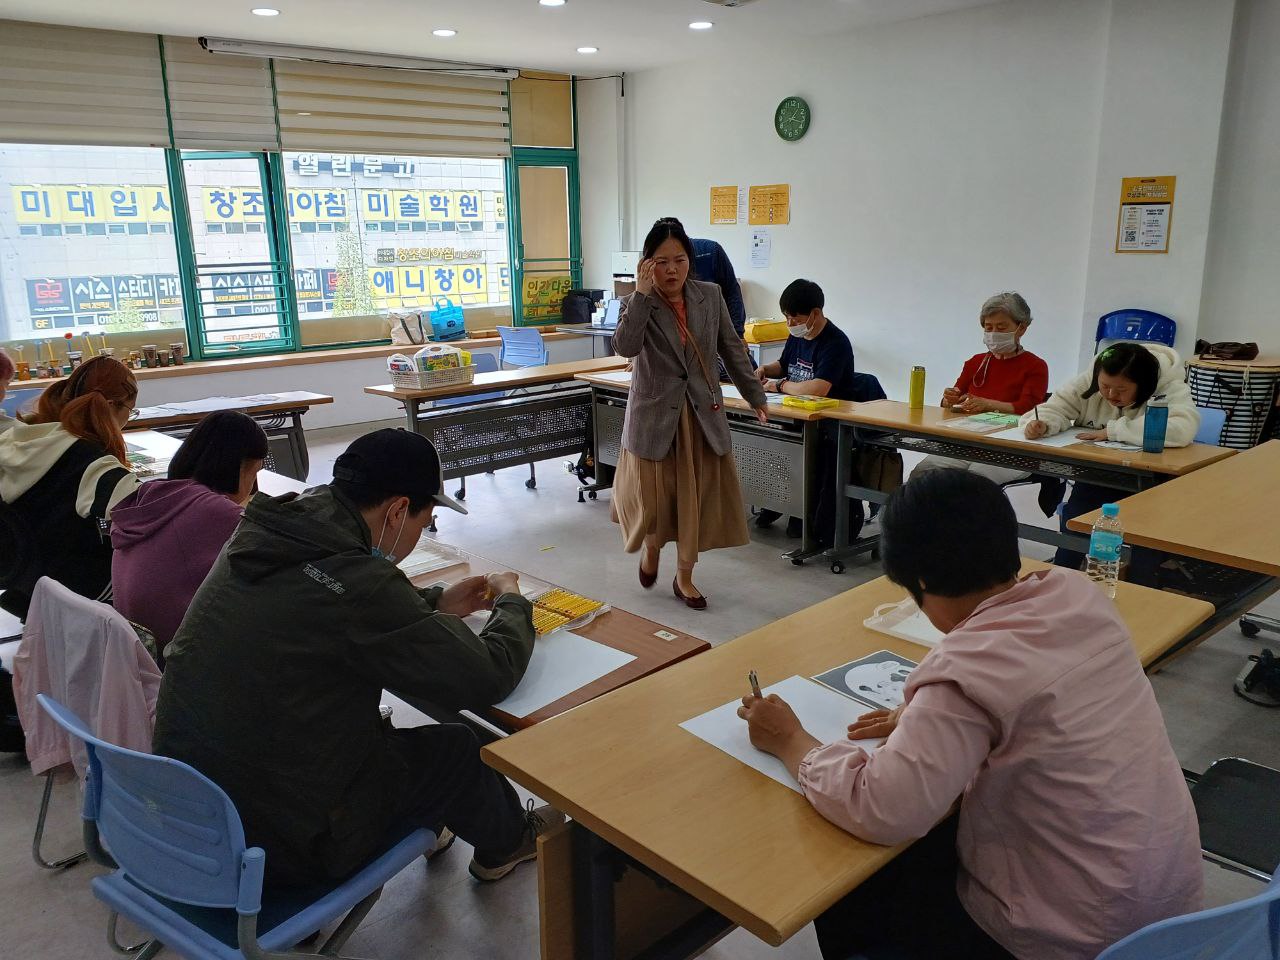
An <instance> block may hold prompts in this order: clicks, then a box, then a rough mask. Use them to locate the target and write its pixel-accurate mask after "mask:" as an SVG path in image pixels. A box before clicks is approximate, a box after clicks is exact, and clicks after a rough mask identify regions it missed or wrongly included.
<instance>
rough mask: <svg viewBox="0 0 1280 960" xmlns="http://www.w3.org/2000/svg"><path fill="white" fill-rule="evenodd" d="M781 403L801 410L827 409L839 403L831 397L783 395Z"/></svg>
mask: <svg viewBox="0 0 1280 960" xmlns="http://www.w3.org/2000/svg"><path fill="white" fill-rule="evenodd" d="M782 405H783V406H784V407H798V408H799V409H801V410H809V411H813V410H827V409H829V408H831V407H836V406H839V405H840V401H839V400H833V399H831V397H783V398H782Z"/></svg>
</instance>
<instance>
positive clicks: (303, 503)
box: [153, 430, 563, 885]
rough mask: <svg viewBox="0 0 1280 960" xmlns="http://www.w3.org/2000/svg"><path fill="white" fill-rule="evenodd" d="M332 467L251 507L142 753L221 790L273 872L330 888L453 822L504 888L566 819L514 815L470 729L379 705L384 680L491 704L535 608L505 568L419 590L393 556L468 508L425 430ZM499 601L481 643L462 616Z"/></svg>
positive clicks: (177, 642)
mask: <svg viewBox="0 0 1280 960" xmlns="http://www.w3.org/2000/svg"><path fill="white" fill-rule="evenodd" d="M333 475H334V481H333V483H331V484H329V485H328V486H321V487H317V488H315V489H313V490H308V491H307V492H306V493H304V494H302V495H301V496H295V495H292V494H290V495H286V496H283V497H276V498H270V497H265V496H261V495H259V496H257V497H255V498H254V499H253V500H252V501H251V502H250V503H249V505H248V508H247V509H246V510H245V515H244V519H243V520H242V521H241V523H240V526H239V527H238V528H237V530H236V532H235V534H234V536H233V537H232V538H231V541H230V542H229V543H228V544H227V546H226V548H225V549H224V550H223V551H222V554H221V555H220V556H219V557H218V559H217V561H216V562H215V563H214V565H213V569H212V570H211V571H210V572H209V576H208V578H207V579H206V580H205V582H204V584H203V585H202V586H201V587H200V589H199V591H197V593H196V595H195V597H194V598H193V600H192V602H191V607H190V609H189V610H188V612H187V615H186V618H185V619H184V620H183V621H182V625H181V627H179V629H178V632H177V634H176V636H175V637H174V639H173V642H172V643H171V644H169V646H168V648H167V650H166V669H165V675H164V681H163V683H162V684H161V687H160V699H159V703H158V704H157V710H156V713H157V716H156V730H155V738H154V745H153V749H154V750H155V752H156V753H157V754H161V755H164V756H168V757H174V758H176V759H179V760H183V761H185V762H187V763H189V764H191V765H192V766H193V767H195V768H196V769H197V770H199V771H200V772H201V773H203V774H204V775H205V776H207V777H209V778H210V779H211V780H213V781H214V782H215V783H217V784H218V785H219V786H220V787H222V788H223V789H224V790H226V792H227V793H228V794H229V795H230V796H231V799H232V801H233V802H234V803H235V805H236V808H237V810H239V812H240V816H241V817H242V818H243V820H244V829H245V839H246V840H247V842H248V843H249V844H251V845H255V846H260V847H262V848H263V849H265V850H266V853H267V858H266V871H267V880H268V882H270V883H273V884H277V885H304V884H307V885H309V884H314V883H320V882H324V881H330V880H336V879H341V878H343V877H346V876H347V875H349V874H351V873H352V872H354V871H355V870H357V869H359V868H360V867H362V866H363V865H364V864H365V863H367V862H368V861H369V860H370V859H372V858H373V857H374V856H376V855H378V854H379V853H381V852H382V850H383V849H384V848H385V847H386V846H387V845H388V844H389V843H390V842H393V841H394V840H395V839H398V837H397V835H396V834H397V831H399V832H400V834H403V833H404V832H407V830H408V829H409V828H412V827H417V826H422V827H428V828H430V829H433V830H436V831H437V833H438V834H440V841H439V842H438V843H437V846H436V851H435V852H437V853H438V852H442V851H443V849H444V848H445V847H447V845H448V844H449V842H451V841H452V838H453V836H452V832H456V833H457V835H458V836H460V837H462V838H463V839H464V840H466V841H468V842H470V843H471V844H472V845H473V846H474V847H475V856H474V858H473V859H472V861H471V873H472V875H473V876H474V877H476V879H479V880H497V879H499V878H500V877H503V876H505V875H506V874H507V873H509V872H510V871H511V870H512V869H513V868H514V867H515V866H516V864H518V863H520V862H522V861H525V860H530V859H533V857H534V856H535V853H536V848H535V845H534V841H535V840H536V837H537V834H538V833H539V832H541V831H543V830H545V829H546V827H547V826H549V825H551V824H553V823H557V822H562V821H563V815H561V814H558V813H556V812H555V811H553V810H551V808H549V807H543V808H540V809H539V810H537V811H530V812H528V813H526V812H525V811H524V810H522V809H521V807H520V803H519V800H518V798H517V797H516V793H515V791H514V790H513V789H512V787H511V785H510V784H509V783H508V782H507V781H506V780H505V779H504V778H503V777H501V776H499V775H498V774H497V773H495V772H494V771H492V770H491V769H489V768H488V767H487V766H485V765H484V763H482V762H481V760H480V748H479V743H478V741H477V740H476V737H475V735H474V734H473V733H472V732H471V730H470V729H468V728H467V727H464V726H461V725H457V724H440V725H430V726H422V727H416V728H413V729H407V730H393V729H391V728H389V727H388V726H386V725H385V724H383V723H382V722H381V720H380V717H379V711H378V707H379V703H380V700H381V696H382V691H383V689H384V688H390V689H392V690H394V691H396V692H397V693H401V694H404V695H405V696H408V697H418V698H421V699H423V700H427V701H430V702H432V703H435V704H439V705H440V706H443V707H449V708H454V709H465V708H478V707H486V706H489V705H490V704H493V703H496V702H498V701H499V700H502V699H503V698H505V697H506V696H507V694H509V693H510V692H511V691H512V690H513V689H514V688H515V686H516V684H518V683H519V682H520V678H521V677H522V676H523V675H524V671H525V668H526V667H527V666H528V664H529V657H530V656H531V655H532V653H533V641H534V631H533V619H532V606H531V605H530V603H529V601H528V600H526V599H525V598H524V597H523V596H521V595H520V590H519V585H518V583H517V576H516V575H515V574H514V573H501V574H493V575H491V576H489V577H472V578H469V579H467V580H463V581H461V582H460V583H457V584H455V585H454V586H452V587H449V588H448V589H443V590H442V589H441V588H439V587H432V588H427V589H423V590H419V589H417V588H415V587H414V586H413V585H412V584H410V582H409V580H408V579H407V578H406V577H405V575H404V574H403V573H401V572H400V570H399V568H398V567H397V566H396V561H397V559H398V558H400V557H402V556H404V555H405V554H408V553H409V552H410V551H411V550H412V549H413V546H414V544H416V543H417V542H418V538H419V537H420V536H421V534H422V530H423V528H424V527H425V526H426V525H427V524H428V523H429V522H430V519H431V512H432V509H433V507H434V506H435V505H436V504H440V505H443V506H447V507H450V508H451V509H454V510H457V511H459V512H461V513H466V510H465V508H463V507H462V506H460V505H459V504H457V503H456V502H454V501H453V500H451V499H450V498H449V497H448V496H446V495H445V493H444V480H443V476H442V471H441V466H440V457H439V455H438V454H437V453H436V450H435V447H433V446H432V445H431V442H430V441H429V440H427V439H426V438H425V437H422V436H419V435H418V434H415V433H408V432H406V431H403V430H378V431H376V432H374V433H370V434H367V435H365V436H363V437H360V438H359V439H357V440H356V441H354V442H353V443H352V444H351V446H349V447H348V448H347V450H346V452H345V453H343V454H342V456H340V457H339V458H338V460H337V463H335V464H334V470H333ZM490 608H491V609H492V613H490V615H489V620H488V623H487V624H486V625H485V627H484V629H483V630H482V631H481V632H480V634H479V636H477V635H476V634H475V633H474V632H473V631H472V630H471V628H470V627H469V626H467V624H466V623H464V622H463V621H462V620H461V619H460V618H461V617H464V616H466V615H467V614H470V613H472V612H474V611H476V610H480V609H490ZM446 828H451V830H450V829H446ZM451 831H452V832H451Z"/></svg>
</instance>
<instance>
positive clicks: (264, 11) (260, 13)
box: [249, 7, 280, 17]
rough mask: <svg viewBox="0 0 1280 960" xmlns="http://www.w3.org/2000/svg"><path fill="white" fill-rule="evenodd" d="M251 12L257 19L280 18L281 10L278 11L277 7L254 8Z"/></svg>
mask: <svg viewBox="0 0 1280 960" xmlns="http://www.w3.org/2000/svg"><path fill="white" fill-rule="evenodd" d="M249 12H250V13H252V14H253V15H254V16H255V17H278V16H280V11H279V10H277V9H276V8H275V7H254V8H253V9H252V10H250V11H249Z"/></svg>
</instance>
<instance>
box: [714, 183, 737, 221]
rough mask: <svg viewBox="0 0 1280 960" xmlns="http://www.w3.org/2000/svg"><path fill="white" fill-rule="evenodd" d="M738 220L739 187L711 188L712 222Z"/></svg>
mask: <svg viewBox="0 0 1280 960" xmlns="http://www.w3.org/2000/svg"><path fill="white" fill-rule="evenodd" d="M737 222H738V188H737V187H736V186H726V187H712V188H711V224H712V226H718V225H721V224H729V223H737Z"/></svg>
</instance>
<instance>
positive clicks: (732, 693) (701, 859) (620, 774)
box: [482, 561, 1213, 946]
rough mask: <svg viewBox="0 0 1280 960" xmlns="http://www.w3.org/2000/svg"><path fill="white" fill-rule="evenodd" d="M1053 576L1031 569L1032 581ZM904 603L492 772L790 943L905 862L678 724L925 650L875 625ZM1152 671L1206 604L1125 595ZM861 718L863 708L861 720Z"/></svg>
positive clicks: (626, 696) (613, 704) (645, 704)
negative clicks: (870, 624) (795, 681)
mask: <svg viewBox="0 0 1280 960" xmlns="http://www.w3.org/2000/svg"><path fill="white" fill-rule="evenodd" d="M1045 566H1046V565H1045V564H1040V563H1036V562H1033V561H1027V562H1026V563H1025V565H1024V570H1030V569H1041V568H1043V567H1045ZM903 596H904V591H903V590H902V589H901V588H899V587H896V586H894V585H893V584H891V583H890V582H889V581H888V580H887V579H885V578H883V577H882V578H880V579H878V580H873V581H871V582H870V583H866V584H863V585H862V586H860V587H856V588H854V589H853V590H850V591H848V592H846V593H843V594H841V595H839V596H836V597H833V598H832V599H830V600H827V601H824V602H823V603H819V604H817V605H816V606H813V607H809V608H808V609H806V610H802V611H800V612H799V613H795V614H792V615H791V616H789V617H785V618H783V619H782V620H779V621H777V622H775V623H772V624H769V625H768V626H765V627H762V628H760V629H759V630H755V631H753V632H751V633H748V634H746V635H745V636H743V637H739V638H738V639H737V640H733V641H731V642H729V643H726V644H723V645H721V646H719V647H716V648H715V649H713V650H711V651H710V652H709V653H705V654H702V655H701V656H697V657H694V658H692V659H691V660H689V661H688V662H687V663H682V664H678V665H677V666H674V667H672V668H671V669H669V670H664V671H663V672H662V674H661V675H660V676H657V677H650V678H648V679H646V680H640V681H638V682H636V683H633V684H630V685H629V686H626V687H624V688H622V689H620V690H617V691H615V692H613V693H611V694H609V695H607V696H604V697H601V698H599V699H597V700H594V701H592V702H591V703H588V704H585V705H584V706H582V707H579V708H578V709H577V710H574V711H573V712H572V713H568V714H565V715H564V716H561V717H556V718H554V719H552V720H549V721H547V722H546V723H542V724H539V725H538V726H537V727H535V728H533V729H531V730H525V731H522V732H521V733H519V734H517V735H515V736H512V737H509V738H507V739H506V740H505V741H503V742H501V743H495V744H491V745H489V746H486V747H484V748H483V751H482V754H483V756H484V758H485V760H486V762H488V763H489V764H490V765H491V766H493V767H494V768H496V769H497V770H499V771H500V772H502V773H504V774H506V775H507V776H508V777H510V778H511V779H513V780H515V781H517V782H518V783H520V784H522V785H523V786H525V787H527V788H528V789H529V790H532V791H533V792H534V793H536V794H537V795H538V796H540V797H542V798H543V799H545V800H547V801H548V802H550V803H553V804H555V806H556V807H557V808H558V809H560V810H563V811H565V812H566V813H568V814H569V815H570V816H572V817H573V818H574V819H575V820H577V821H579V822H581V823H582V824H583V825H584V826H586V827H587V828H588V829H590V830H592V831H594V832H595V833H596V834H598V835H599V836H601V837H603V838H604V839H605V840H607V841H608V842H609V843H611V844H613V845H614V846H616V847H618V848H620V849H621V850H623V851H624V852H625V853H627V854H628V855H630V856H631V857H634V858H635V859H636V860H638V861H640V862H641V863H643V864H645V865H646V866H648V867H650V868H652V869H653V870H655V871H657V872H658V873H660V874H661V875H662V876H664V877H666V878H667V879H668V880H670V881H672V882H674V883H675V884H677V885H678V886H680V887H681V888H682V889H684V890H685V891H686V892H687V893H689V894H691V895H693V896H695V897H697V898H698V899H699V900H701V901H702V902H703V903H705V904H707V905H708V906H711V907H713V908H715V909H716V910H718V911H719V912H720V913H722V914H723V915H724V916H726V917H728V918H730V919H731V920H733V921H735V922H736V923H739V924H741V925H742V926H743V927H746V928H747V929H748V930H749V931H751V933H753V934H755V935H756V936H757V937H759V938H760V939H762V940H765V941H767V942H768V943H771V944H774V945H775V946H776V945H778V944H781V943H782V942H783V941H784V940H786V939H787V938H789V937H790V936H792V935H793V934H795V933H796V932H797V931H798V930H799V929H800V928H801V927H803V926H804V925H805V924H807V923H808V922H810V921H811V920H813V918H814V917H816V916H817V915H818V914H820V913H822V912H823V911H824V910H826V909H827V908H828V907H830V906H831V905H832V904H834V903H835V902H836V901H837V900H839V899H840V898H841V897H843V896H844V895H845V894H847V893H848V892H849V891H850V890H852V889H853V888H854V887H856V886H857V885H858V884H859V883H861V882H862V881H864V880H866V879H867V878H868V877H870V876H871V875H872V874H873V873H875V871H876V870H878V869H880V868H881V867H882V866H884V865H885V864H886V863H888V862H889V861H890V860H891V859H893V857H895V856H896V855H897V854H898V853H899V852H900V851H901V850H902V849H904V848H905V845H903V846H899V847H882V846H878V845H876V844H871V843H866V842H864V841H862V840H859V839H857V838H856V837H853V836H852V835H850V834H847V833H845V832H844V831H843V830H841V829H839V828H838V827H835V826H833V825H832V824H830V823H828V822H827V821H826V820H824V819H822V817H821V816H819V815H818V813H817V812H816V811H815V810H814V809H813V808H812V807H811V806H810V805H809V803H808V802H807V801H806V800H805V799H804V797H803V796H801V795H800V794H799V793H796V792H795V791H793V790H789V789H787V788H786V787H784V786H782V785H781V784H778V783H776V782H774V781H773V780H771V779H769V778H767V777H765V776H764V775H762V774H760V773H758V772H757V771H755V770H753V769H751V768H750V767H748V766H746V765H745V764H742V763H740V762H738V761H737V760H735V759H734V758H732V757H730V756H729V755H727V754H725V753H722V752H721V751H720V750H717V749H716V748H715V747H713V746H711V745H710V744H707V743H704V742H703V741H702V740H699V739H698V738H696V737H694V736H693V735H692V734H690V733H688V732H686V731H685V730H683V729H681V728H680V727H679V726H678V725H679V724H680V723H682V722H683V721H685V720H688V719H690V718H691V717H695V716H698V715H699V714H701V713H703V712H705V711H707V710H710V709H712V708H714V707H718V706H720V705H721V704H724V703H727V702H729V701H731V700H733V699H735V698H737V697H741V696H743V695H744V694H745V693H746V692H747V689H748V688H747V673H748V671H750V670H752V669H754V670H756V671H757V672H758V674H759V677H760V683H761V685H762V686H767V685H768V684H771V683H776V682H778V681H779V680H782V679H784V678H786V677H789V676H792V675H795V674H800V675H802V676H812V675H814V674H816V673H819V672H821V671H823V670H826V669H829V668H830V667H832V666H835V665H837V664H841V663H845V662H847V661H849V660H853V659H855V658H857V657H860V656H864V655H866V654H868V653H871V652H873V651H876V650H880V649H890V650H894V651H896V652H899V653H902V654H904V655H906V656H908V657H910V658H911V659H913V660H917V661H918V660H920V659H921V658H922V657H923V656H924V655H925V653H926V652H927V651H926V648H924V647H921V646H918V645H916V644H913V643H908V642H906V641H903V640H898V639H896V638H894V637H890V636H887V635H884V634H880V633H876V632H874V631H871V630H869V629H867V628H866V627H864V626H863V625H862V621H863V619H864V618H866V617H868V616H870V615H871V613H872V611H873V610H874V609H875V607H876V606H877V605H879V604H881V603H885V602H894V601H898V600H901V599H902V598H903ZM1116 604H1117V607H1118V608H1119V611H1120V614H1121V616H1122V618H1123V619H1124V621H1125V623H1126V624H1127V625H1128V626H1129V629H1130V631H1131V632H1132V633H1133V635H1134V637H1135V645H1136V647H1137V650H1138V654H1139V657H1140V659H1141V660H1142V661H1143V662H1144V663H1149V662H1151V660H1153V659H1154V658H1155V657H1156V656H1158V655H1159V654H1160V653H1161V652H1162V651H1163V650H1165V649H1167V648H1168V647H1169V646H1171V645H1172V644H1173V643H1174V642H1175V641H1176V640H1177V639H1178V638H1179V637H1181V636H1182V635H1184V634H1185V633H1186V632H1187V631H1189V630H1190V629H1192V628H1193V627H1194V626H1195V625H1196V624H1198V623H1200V622H1202V621H1204V620H1205V619H1207V618H1208V617H1209V616H1210V615H1211V614H1212V613H1213V607H1212V606H1211V605H1210V604H1208V603H1205V602H1203V601H1200V600H1193V599H1190V598H1187V597H1182V596H1178V595H1175V594H1166V593H1160V592H1158V591H1155V590H1149V589H1147V588H1144V587H1138V586H1134V585H1132V584H1127V583H1121V584H1119V585H1118V589H1117V593H1116ZM858 712H859V710H858V707H857V706H856V705H854V704H851V705H850V719H853V717H854V716H856V714H857V713H858Z"/></svg>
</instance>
